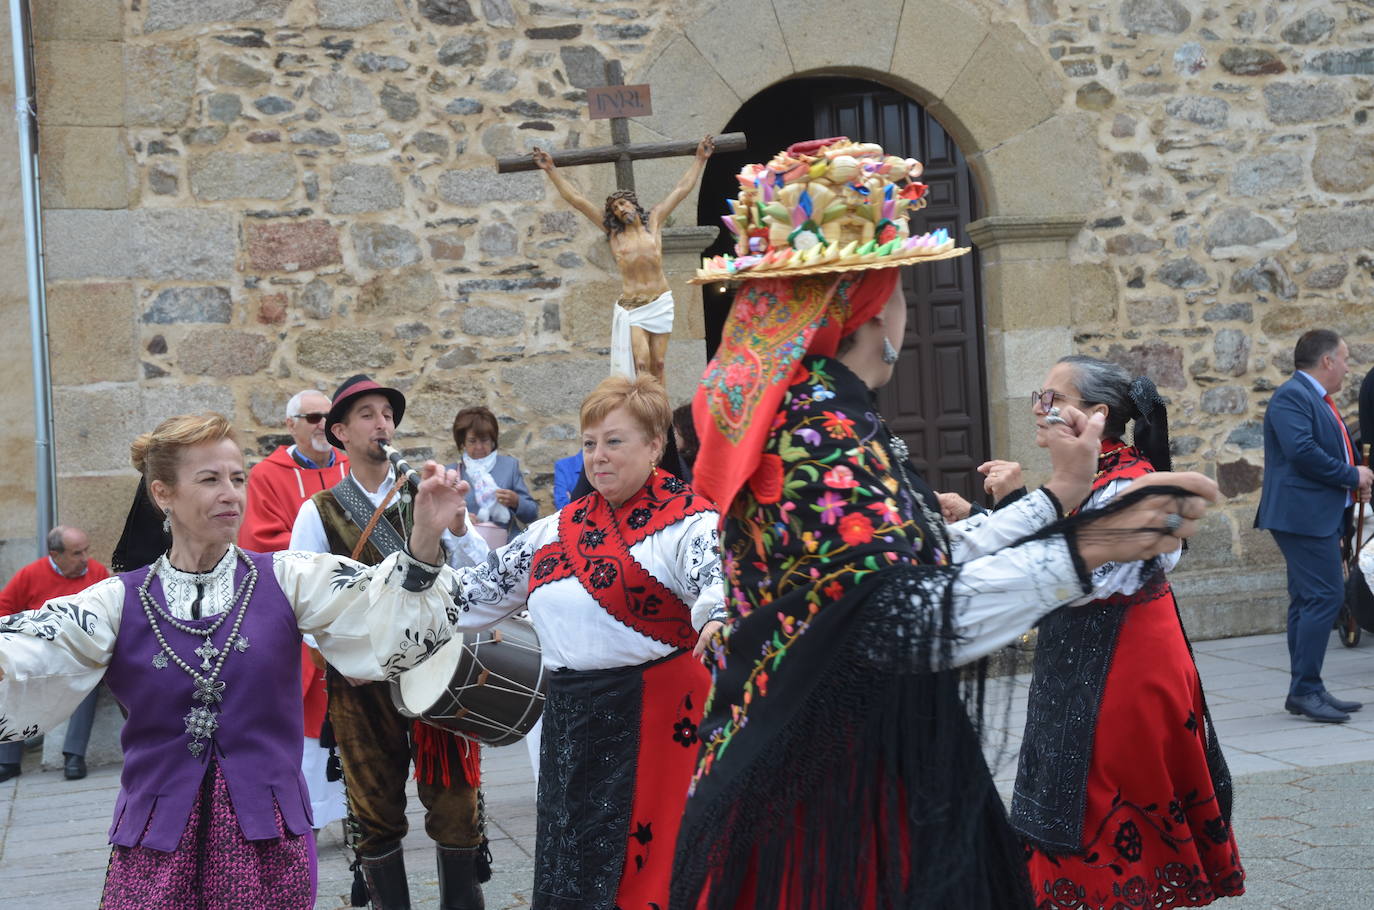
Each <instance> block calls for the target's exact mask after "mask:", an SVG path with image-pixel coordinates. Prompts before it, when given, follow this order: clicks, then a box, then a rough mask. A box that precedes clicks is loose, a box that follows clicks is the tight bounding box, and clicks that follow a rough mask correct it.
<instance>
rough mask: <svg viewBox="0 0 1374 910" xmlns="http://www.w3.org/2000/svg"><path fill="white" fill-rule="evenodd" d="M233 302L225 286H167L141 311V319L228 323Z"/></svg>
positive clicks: (152, 321)
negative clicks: (150, 304)
mask: <svg viewBox="0 0 1374 910" xmlns="http://www.w3.org/2000/svg"><path fill="white" fill-rule="evenodd" d="M233 312H234V304H233V300H232V298H231V297H230V295H229V289H228V288H225V287H174V288H166V289H164V290H163V291H162V292H161V293H159V294H158V295H157V297H156V298H155V299H154V300H153V303H152V306H150V307H148V309H147V310H145V311H144V312H143V317H142V318H143V322H144V323H152V324H155V325H175V324H178V323H183V322H220V323H228V322H229V321H230V319H231V318H232V316H233Z"/></svg>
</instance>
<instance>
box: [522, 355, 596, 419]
mask: <svg viewBox="0 0 1374 910" xmlns="http://www.w3.org/2000/svg"><path fill="white" fill-rule="evenodd" d="M606 371H607V366H606V359H605V358H604V357H597V358H593V359H570V358H567V357H557V356H536V357H526V358H524V360H522V361H521V362H519V363H514V364H510V365H507V366H503V367H502V368H501V369H500V374H499V375H500V381H501V382H503V383H505V384H506V385H507V386H509V388H510V394H511V396H512V399H511V400H512V402H519V403H520V404H522V405H524V408H525V409H527V410H528V411H530V412H533V413H534V414H536V415H539V416H541V417H566V416H567V415H569V414H576V413H577V409H578V408H579V407H581V405H582V399H584V398H586V397H587V393H588V392H590V391H591V390H592V389H594V388H595V387H596V384H597V383H598V382H600V381H601V380H603V379H605V378H606V375H607V373H606Z"/></svg>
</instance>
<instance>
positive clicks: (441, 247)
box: [425, 234, 467, 261]
mask: <svg viewBox="0 0 1374 910" xmlns="http://www.w3.org/2000/svg"><path fill="white" fill-rule="evenodd" d="M425 239H426V240H428V241H429V258H431V259H434V260H449V261H454V260H459V259H462V258H463V256H464V255H465V254H466V253H467V245H466V244H465V243H464V241H463V236H462V235H461V234H436V235H435V236H433V237H427V238H425Z"/></svg>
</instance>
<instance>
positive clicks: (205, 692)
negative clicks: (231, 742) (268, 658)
mask: <svg viewBox="0 0 1374 910" xmlns="http://www.w3.org/2000/svg"><path fill="white" fill-rule="evenodd" d="M234 554H235V556H236V557H237V558H238V559H241V560H242V561H243V563H244V565H246V566H247V567H248V571H247V572H245V573H244V576H243V580H242V581H241V582H240V583H239V586H238V590H237V591H235V592H234V597H233V599H232V600H230V602H229V608H228V609H227V610H224V611H223V612H222V613H220V615H219V618H218V619H216V620H215V621H214V622H213V623H211V624H210V625H209V626H207V627H206V628H203V629H200V628H196V627H195V626H188V625H187V624H185V623H183V622H182V621H181V620H179V619H177V618H176V617H175V616H172V615H171V614H170V613H169V612H167V611H166V610H164V609H163V608H162V606H161V605H160V604H159V603H158V602H157V601H156V600H154V599H153V596H152V594H150V593H149V586H150V585H152V583H153V576H155V575H157V570H158V566H160V565H161V564H162V560H161V559H159V560H158V561H157V562H155V563H153V566H152V568H151V569H149V570H148V576H147V577H146V578H144V579H143V584H141V585H139V586H138V599H139V602H140V603H142V604H143V612H144V613H145V614H146V615H147V617H148V625H149V626H151V627H152V630H153V637H155V638H156V639H157V643H158V645H159V646H160V647H161V650H159V651H158V652H157V654H155V655H154V656H153V667H154V668H155V669H158V670H161V669H163V668H165V667H166V666H167V664H168V663H169V662H170V663H173V664H176V665H177V666H178V667H180V668H181V670H182V672H184V673H185V674H186V675H188V676H190V677H191V679H192V681H193V682H194V683H195V686H196V690H195V693H194V695H193V696H192V697H193V698H195V700H196V701H198V702H200V703H201V705H200V706H199V707H194V708H192V709H191V710H190V712H189V713H187V715H186V717H185V718H184V720H185V721H186V733H187V735H189V736H190V737H191V741H190V742H189V743H187V744H186V748H187V749H190V750H191V754H192V755H194V756H196V757H197V758H199V757H200V754H201V753H202V752H204V751H205V746H206V743H208V742H209V741H210V740H211V739H213V738H214V735H215V730H217V729H219V719H218V717H217V716H216V714H217V713H218V710H219V709H218V707H217V706H218V705H219V703H220V702H222V701H224V683H223V682H221V681H220V678H219V674H220V671H221V670H223V669H224V662H225V660H227V659H228V658H229V652H230V651H247V650H248V639H247V638H244V637H243V636H242V635H241V634H239V629H240V628H241V627H242V626H243V617H244V615H245V614H246V613H247V612H248V601H250V600H252V599H253V588H254V587H256V586H257V583H258V567H257V566H256V565H254V564H253V561H252V560H251V559H249V558H248V555H247V554H246V553H244V552H243V551H242V550H240V549H239V548H238V547H234ZM230 614H233V617H234V623H233V625H232V626H231V627H230V629H229V637H228V638H226V639H225V640H224V647H223V648H217V647H215V645H214V643H213V642H212V641H211V640H210V636H212V635H213V634H214V633H215V632H216V631H217V630H218V629H219V628H220V627H221V626H222V625H224V622H225V620H227V619H228V618H229V616H230ZM159 616H160V617H162V618H163V619H165V620H166V621H167V622H168V624H170V625H171V626H172V627H173V628H175V629H178V630H179V631H182V632H185V633H187V634H188V635H194V636H197V637H199V638H203V639H204V641H203V642H201V644H200V646H199V647H197V648H196V649H195V652H194V653H195V655H196V656H197V657H199V658H201V663H200V669H201V670H207V671H209V672H208V673H201V672H198V671H197V670H196V669H195V668H194V667H192V666H191V665H190V664H189V663H187V662H186V661H185V660H183V659H182V658H181V655H179V654H177V652H176V651H175V650H174V649H173V648H172V646H171V644H169V643H168V641H167V636H165V635H164V634H162V627H161V626H160V625H158V617H159ZM211 661H213V663H211Z"/></svg>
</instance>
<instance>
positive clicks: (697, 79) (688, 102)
mask: <svg viewBox="0 0 1374 910" xmlns="http://www.w3.org/2000/svg"><path fill="white" fill-rule="evenodd" d="M802 2H805V3H810V2H814V0H802ZM878 40H881V39H878ZM627 81H636V82H647V83H649V84H650V85H681V86H688V85H690V86H691V91H685V92H661V93H659V94H658V95H656V96H654V112H653V114H652V115H650V116H648V117H641V118H639V119H638V120H637V121H636V123H637V125H638V126H640V127H642V128H644V129H647V130H651V131H653V132H655V133H657V134H658V135H660V136H663V137H664V138H667V137H669V136H682V137H684V138H698V137H701V136H704V135H706V134H707V133H714V132H719V130H720V127H721V124H724V123H726V122H728V121H729V119H730V117H731V116H733V114H734V112H735V111H736V110H738V109H739V105H740V103H741V101H742V100H743V99H741V98H740V97H739V96H738V95H736V94H735V93H734V91H733V90H731V88H730V87H729V86H728V85H726V84H725V82H724V81H723V80H722V79H721V78H720V76H719V75H717V74H716V71H715V70H714V69H713V68H712V67H711V65H710V63H708V62H707V61H706V58H705V57H703V56H702V55H701V53H700V52H699V51H698V50H697V49H696V47H695V46H694V45H693V44H692V42H690V41H688V40H687V39H686V38H681V37H680V38H677V39H676V40H674V41H673V42H672V43H671V44H669V45H668V47H667V48H665V49H664V51H663V53H662V54H660V55H659V57H658V59H657V60H655V61H654V62H653V64H652V65H650V66H649V68H648V70H646V71H645V73H644V75H643V76H639V77H635V78H634V79H633V80H629V78H628V76H627ZM578 116H581V113H580V112H579V114H578ZM676 166H677V167H678V168H679V170H680V169H681V168H682V165H681V163H676ZM539 176H540V177H542V176H544V175H543V174H539ZM696 194H697V188H696V187H693V188H692V191H691V192H690V193H688V194H687V198H686V199H685V200H684V201H683V203H682V204H683V205H685V206H688V209H687V211H695V210H696ZM655 198H661V197H655Z"/></svg>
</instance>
